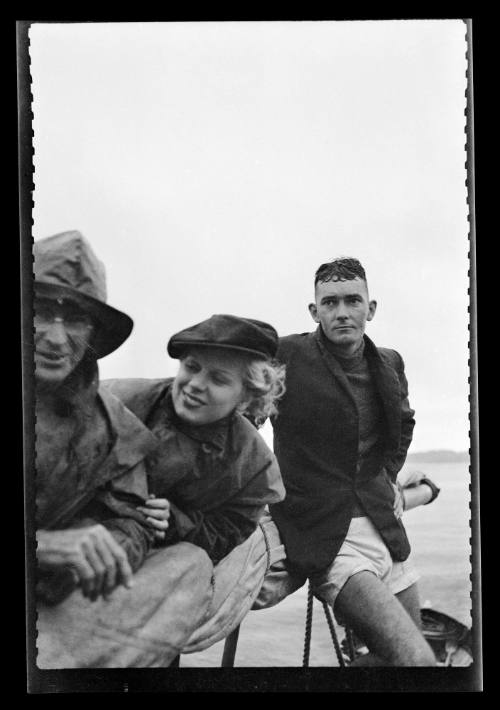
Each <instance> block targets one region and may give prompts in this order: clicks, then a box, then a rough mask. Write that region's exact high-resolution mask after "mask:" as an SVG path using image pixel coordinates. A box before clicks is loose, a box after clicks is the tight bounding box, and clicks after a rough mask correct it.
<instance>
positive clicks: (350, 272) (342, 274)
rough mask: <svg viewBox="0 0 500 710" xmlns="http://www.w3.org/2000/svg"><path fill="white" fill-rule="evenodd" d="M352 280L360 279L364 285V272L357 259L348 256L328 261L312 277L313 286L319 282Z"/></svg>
mask: <svg viewBox="0 0 500 710" xmlns="http://www.w3.org/2000/svg"><path fill="white" fill-rule="evenodd" d="M352 279H362V280H363V281H364V282H365V283H366V284H367V281H366V274H365V270H364V269H363V267H362V266H361V264H360V262H359V261H358V260H357V259H353V258H352V257H350V256H341V257H339V258H338V259H334V260H333V261H328V262H327V263H326V264H321V266H320V267H319V268H318V270H317V271H316V274H315V276H314V286H315V287H316V285H317V284H318V283H319V282H320V281H321V283H325V282H327V281H352Z"/></svg>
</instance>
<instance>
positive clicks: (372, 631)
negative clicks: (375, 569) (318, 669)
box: [335, 571, 436, 666]
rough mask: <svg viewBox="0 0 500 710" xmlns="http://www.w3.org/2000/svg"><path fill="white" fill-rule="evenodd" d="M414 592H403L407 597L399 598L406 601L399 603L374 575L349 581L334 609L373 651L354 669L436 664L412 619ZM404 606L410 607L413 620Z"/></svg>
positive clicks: (430, 650)
mask: <svg viewBox="0 0 500 710" xmlns="http://www.w3.org/2000/svg"><path fill="white" fill-rule="evenodd" d="M413 586H414V585H413ZM411 589H412V588H411V587H409V588H408V590H404V591H405V592H407V594H406V595H405V594H403V592H401V593H400V594H399V595H398V597H401V595H403V598H402V599H401V601H399V600H398V599H397V598H396V597H395V596H394V595H393V594H392V593H391V592H390V590H389V588H388V587H387V585H386V584H385V583H384V582H381V581H380V580H379V579H378V578H377V577H376V576H375V575H374V574H372V573H371V572H366V571H363V572H358V573H357V574H355V575H353V576H352V577H351V578H350V579H348V581H347V582H346V584H345V585H344V587H343V588H342V589H341V591H340V592H339V594H338V596H337V599H336V601H335V609H336V611H337V612H338V613H339V614H340V615H341V616H342V617H343V618H344V619H345V621H346V623H347V624H348V626H350V628H352V630H353V631H354V633H355V634H357V635H358V636H359V637H360V638H362V639H363V641H364V642H365V643H366V645H367V647H368V648H369V650H370V653H369V654H367V655H366V656H361V657H360V658H359V659H357V660H356V661H354V662H353V663H352V664H351V665H353V666H360V665H383V666H434V665H435V664H436V660H435V657H434V654H433V652H432V649H431V647H430V646H429V644H428V643H427V641H426V640H425V638H424V637H423V636H422V634H421V632H420V630H419V628H418V627H417V625H416V623H415V621H413V619H412V616H414V614H415V592H416V590H412V591H409V590H411ZM417 599H418V594H417ZM401 602H404V603H405V606H406V604H408V607H409V608H410V609H411V616H410V614H409V613H408V611H407V610H406V609H405V606H403V604H402V603H401ZM419 613H420V611H419Z"/></svg>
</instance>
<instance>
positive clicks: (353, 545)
mask: <svg viewBox="0 0 500 710" xmlns="http://www.w3.org/2000/svg"><path fill="white" fill-rule="evenodd" d="M364 571H366V572H372V573H373V574H375V575H376V576H377V577H378V579H380V580H381V581H382V582H385V583H386V584H387V586H388V587H389V589H390V591H391V592H392V593H393V594H398V593H399V592H402V591H403V590H404V589H407V588H408V587H411V585H412V584H414V583H415V582H416V581H417V580H418V579H419V576H420V575H419V574H418V572H417V571H416V569H415V568H414V567H413V565H412V563H411V562H409V561H408V560H405V562H394V561H393V560H392V558H391V555H390V552H389V550H388V549H387V546H386V544H385V542H384V541H383V540H382V538H381V536H380V533H379V532H378V530H377V529H376V527H375V526H374V525H373V523H372V522H371V520H370V518H368V517H360V518H353V519H352V520H351V524H350V525H349V530H348V531H347V535H346V538H345V540H344V542H343V543H342V547H341V548H340V550H339V552H338V554H337V557H336V558H335V560H334V562H333V563H332V564H331V565H330V567H329V568H328V569H327V570H326V571H325V572H321V573H318V574H316V575H314V576H313V577H311V582H312V584H313V589H314V593H315V594H317V595H318V596H319V597H321V598H322V599H324V600H325V601H328V603H329V604H331V605H332V606H333V604H334V602H335V599H336V597H337V595H338V593H339V592H340V590H341V589H342V587H343V586H344V584H345V583H346V582H347V580H348V579H349V578H350V577H352V576H353V575H355V574H357V573H358V572H364Z"/></svg>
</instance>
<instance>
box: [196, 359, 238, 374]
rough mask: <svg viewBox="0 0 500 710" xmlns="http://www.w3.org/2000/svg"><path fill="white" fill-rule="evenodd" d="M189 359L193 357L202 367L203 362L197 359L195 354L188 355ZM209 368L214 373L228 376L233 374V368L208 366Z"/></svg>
mask: <svg viewBox="0 0 500 710" xmlns="http://www.w3.org/2000/svg"><path fill="white" fill-rule="evenodd" d="M188 359H192V360H194V361H195V362H196V364H197V365H200V367H201V366H202V365H201V363H200V362H199V360H197V359H196V357H195V356H194V355H188V356H187V358H186V360H188ZM207 369H208V370H209V372H211V373H213V374H218V375H227V376H228V377H232V376H233V375H232V372H231V370H224V369H223V368H221V367H208V368H207Z"/></svg>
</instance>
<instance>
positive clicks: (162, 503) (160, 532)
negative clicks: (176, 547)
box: [137, 495, 170, 541]
mask: <svg viewBox="0 0 500 710" xmlns="http://www.w3.org/2000/svg"><path fill="white" fill-rule="evenodd" d="M137 510H139V511H140V512H141V513H142V514H143V515H145V516H146V520H147V522H148V524H149V526H150V527H151V528H153V530H154V533H155V538H156V539H157V540H160V541H161V540H163V539H164V538H165V534H166V531H167V529H168V519H169V518H170V503H169V502H168V500H167V499H166V498H155V496H154V495H150V496H149V498H148V500H147V501H146V503H145V505H143V506H138V507H137Z"/></svg>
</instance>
